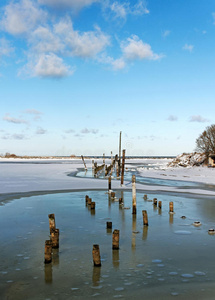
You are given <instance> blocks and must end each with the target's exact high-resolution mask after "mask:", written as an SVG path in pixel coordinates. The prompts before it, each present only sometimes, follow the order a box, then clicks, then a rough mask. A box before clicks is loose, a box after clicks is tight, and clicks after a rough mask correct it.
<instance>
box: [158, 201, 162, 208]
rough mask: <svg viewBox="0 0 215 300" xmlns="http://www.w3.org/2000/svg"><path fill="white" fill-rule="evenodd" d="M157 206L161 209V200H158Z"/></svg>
mask: <svg viewBox="0 0 215 300" xmlns="http://www.w3.org/2000/svg"><path fill="white" fill-rule="evenodd" d="M158 207H159V208H160V209H161V208H162V201H159V202H158Z"/></svg>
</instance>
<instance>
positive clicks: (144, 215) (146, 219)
mask: <svg viewBox="0 0 215 300" xmlns="http://www.w3.org/2000/svg"><path fill="white" fill-rule="evenodd" d="M142 214H143V225H144V226H148V225H149V224H148V215H147V211H146V210H142Z"/></svg>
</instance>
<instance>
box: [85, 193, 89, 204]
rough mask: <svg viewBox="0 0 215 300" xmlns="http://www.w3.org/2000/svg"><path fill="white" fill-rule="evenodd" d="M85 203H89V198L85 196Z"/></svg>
mask: <svg viewBox="0 0 215 300" xmlns="http://www.w3.org/2000/svg"><path fill="white" fill-rule="evenodd" d="M85 201H86V205H87V204H88V201H89V196H88V195H86V196H85Z"/></svg>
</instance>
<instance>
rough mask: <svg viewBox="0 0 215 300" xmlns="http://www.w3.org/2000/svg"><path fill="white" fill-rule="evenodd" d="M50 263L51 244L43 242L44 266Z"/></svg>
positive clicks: (47, 241)
mask: <svg viewBox="0 0 215 300" xmlns="http://www.w3.org/2000/svg"><path fill="white" fill-rule="evenodd" d="M51 261H52V242H51V241H50V240H46V241H45V260H44V263H45V264H49V263H51Z"/></svg>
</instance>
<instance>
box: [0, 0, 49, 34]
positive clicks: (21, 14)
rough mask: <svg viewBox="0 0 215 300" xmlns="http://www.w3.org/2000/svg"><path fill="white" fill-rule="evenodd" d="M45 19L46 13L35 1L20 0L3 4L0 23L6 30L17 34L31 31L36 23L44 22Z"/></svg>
mask: <svg viewBox="0 0 215 300" xmlns="http://www.w3.org/2000/svg"><path fill="white" fill-rule="evenodd" d="M45 19H46V13H45V12H44V11H43V10H42V9H40V8H39V7H38V6H37V5H36V3H35V2H32V1H30V0H21V1H20V2H17V3H15V2H11V3H10V4H8V5H7V6H5V8H4V15H3V18H2V20H1V23H0V25H1V27H2V29H4V30H5V31H6V32H8V33H10V34H12V35H19V34H25V33H29V32H31V30H32V29H34V28H35V27H36V25H37V24H39V23H40V22H44V21H45Z"/></svg>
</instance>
